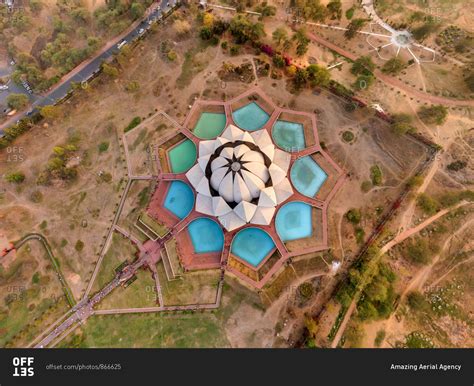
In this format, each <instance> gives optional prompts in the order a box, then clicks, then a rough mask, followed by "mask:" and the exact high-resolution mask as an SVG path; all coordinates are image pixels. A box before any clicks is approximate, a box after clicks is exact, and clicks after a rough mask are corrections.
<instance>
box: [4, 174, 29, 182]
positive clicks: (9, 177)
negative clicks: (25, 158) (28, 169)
mask: <svg viewBox="0 0 474 386" xmlns="http://www.w3.org/2000/svg"><path fill="white" fill-rule="evenodd" d="M5 180H6V181H7V182H11V183H15V184H20V183H22V182H23V181H25V174H24V173H22V172H11V173H7V174H6V175H5Z"/></svg>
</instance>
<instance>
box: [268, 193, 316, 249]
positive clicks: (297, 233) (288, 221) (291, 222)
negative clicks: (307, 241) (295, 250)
mask: <svg viewBox="0 0 474 386" xmlns="http://www.w3.org/2000/svg"><path fill="white" fill-rule="evenodd" d="M311 211H312V208H311V206H310V205H308V204H306V203H304V202H290V203H289V204H286V205H284V206H282V207H281V209H280V210H279V211H278V213H277V215H276V219H275V225H276V230H277V233H278V235H279V236H280V239H281V240H282V241H291V240H298V239H304V238H305V237H309V236H311V234H312V233H313V224H312V221H311Z"/></svg>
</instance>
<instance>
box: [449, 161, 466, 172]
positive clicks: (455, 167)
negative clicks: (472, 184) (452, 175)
mask: <svg viewBox="0 0 474 386" xmlns="http://www.w3.org/2000/svg"><path fill="white" fill-rule="evenodd" d="M466 166H467V162H466V161H459V160H458V161H454V162H451V163H450V164H449V165H448V166H447V168H448V170H452V171H453V172H458V171H459V170H462V169H464V168H465V167H466Z"/></svg>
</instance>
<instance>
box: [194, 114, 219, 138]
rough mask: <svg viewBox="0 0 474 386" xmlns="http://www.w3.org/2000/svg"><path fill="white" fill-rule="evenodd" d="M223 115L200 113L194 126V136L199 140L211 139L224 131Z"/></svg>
mask: <svg viewBox="0 0 474 386" xmlns="http://www.w3.org/2000/svg"><path fill="white" fill-rule="evenodd" d="M225 124H226V118H225V114H224V113H202V114H201V116H200V117H199V120H198V121H197V123H196V126H194V130H193V132H194V134H195V135H196V136H197V137H199V138H201V139H212V138H215V137H217V136H218V135H219V134H220V133H222V132H223V131H224V128H225Z"/></svg>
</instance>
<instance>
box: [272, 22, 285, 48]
mask: <svg viewBox="0 0 474 386" xmlns="http://www.w3.org/2000/svg"><path fill="white" fill-rule="evenodd" d="M272 39H273V41H274V42H275V43H276V45H277V46H280V45H281V44H282V42H284V41H286V40H287V39H288V31H287V30H286V28H285V27H278V28H277V29H276V30H275V31H273V33H272Z"/></svg>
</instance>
